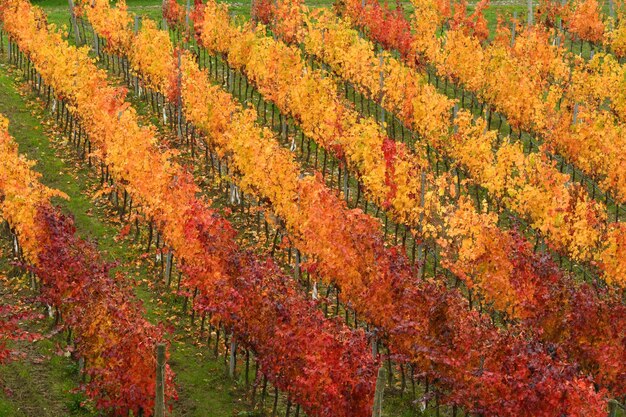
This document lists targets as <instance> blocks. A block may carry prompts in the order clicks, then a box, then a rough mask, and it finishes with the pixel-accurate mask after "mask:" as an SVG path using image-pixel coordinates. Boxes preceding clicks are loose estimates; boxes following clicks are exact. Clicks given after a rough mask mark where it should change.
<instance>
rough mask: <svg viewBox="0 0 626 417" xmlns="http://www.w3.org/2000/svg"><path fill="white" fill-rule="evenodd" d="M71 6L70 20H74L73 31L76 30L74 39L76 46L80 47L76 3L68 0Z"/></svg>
mask: <svg viewBox="0 0 626 417" xmlns="http://www.w3.org/2000/svg"><path fill="white" fill-rule="evenodd" d="M67 2H68V4H69V6H70V18H71V19H72V29H73V30H74V39H75V41H76V46H78V45H80V34H79V33H78V24H76V15H75V14H74V1H73V0H67Z"/></svg>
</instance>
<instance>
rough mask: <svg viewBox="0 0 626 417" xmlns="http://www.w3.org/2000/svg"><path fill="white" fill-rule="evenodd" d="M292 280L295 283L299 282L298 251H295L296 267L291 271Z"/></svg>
mask: <svg viewBox="0 0 626 417" xmlns="http://www.w3.org/2000/svg"><path fill="white" fill-rule="evenodd" d="M293 275H294V278H295V279H296V281H299V280H300V251H299V250H298V249H296V266H295V268H294V271H293Z"/></svg>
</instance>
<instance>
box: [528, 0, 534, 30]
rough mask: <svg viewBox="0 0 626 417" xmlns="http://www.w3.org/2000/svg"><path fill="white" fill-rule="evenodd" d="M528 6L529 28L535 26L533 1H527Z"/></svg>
mask: <svg viewBox="0 0 626 417" xmlns="http://www.w3.org/2000/svg"><path fill="white" fill-rule="evenodd" d="M527 4H528V26H529V27H530V26H532V25H533V0H527Z"/></svg>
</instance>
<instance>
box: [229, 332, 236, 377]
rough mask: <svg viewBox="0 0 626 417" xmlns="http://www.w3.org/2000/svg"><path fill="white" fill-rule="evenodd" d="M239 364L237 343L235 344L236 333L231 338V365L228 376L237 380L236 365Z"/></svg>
mask: <svg viewBox="0 0 626 417" xmlns="http://www.w3.org/2000/svg"><path fill="white" fill-rule="evenodd" d="M236 364H237V342H235V333H232V334H231V336H230V363H229V367H228V375H229V376H230V377H231V378H235V365H236Z"/></svg>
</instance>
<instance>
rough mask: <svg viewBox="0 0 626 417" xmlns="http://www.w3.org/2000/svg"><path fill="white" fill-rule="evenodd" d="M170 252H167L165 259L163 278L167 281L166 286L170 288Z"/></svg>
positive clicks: (171, 255)
mask: <svg viewBox="0 0 626 417" xmlns="http://www.w3.org/2000/svg"><path fill="white" fill-rule="evenodd" d="M172 257H173V254H172V251H171V250H170V251H169V252H167V255H166V257H165V260H166V263H165V278H166V279H167V286H168V287H169V286H170V283H171V281H172Z"/></svg>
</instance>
